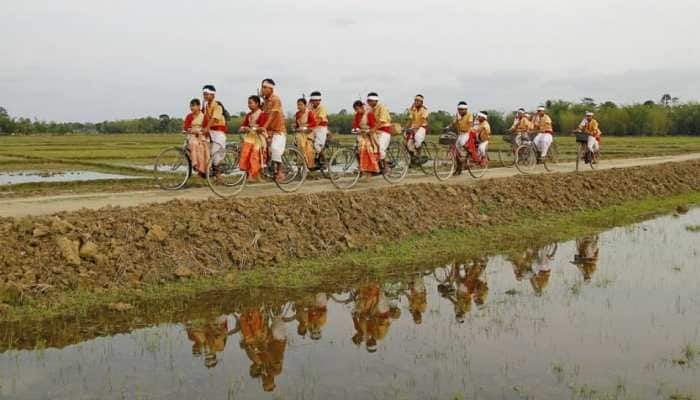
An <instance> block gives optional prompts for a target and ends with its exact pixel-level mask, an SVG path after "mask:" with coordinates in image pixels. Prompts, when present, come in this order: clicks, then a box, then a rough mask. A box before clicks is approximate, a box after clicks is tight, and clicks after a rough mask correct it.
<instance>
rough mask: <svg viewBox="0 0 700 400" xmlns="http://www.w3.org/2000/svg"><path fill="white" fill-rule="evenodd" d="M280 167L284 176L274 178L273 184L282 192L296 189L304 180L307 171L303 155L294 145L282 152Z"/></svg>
mask: <svg viewBox="0 0 700 400" xmlns="http://www.w3.org/2000/svg"><path fill="white" fill-rule="evenodd" d="M281 167H282V172H283V174H284V178H283V179H281V180H277V179H275V184H276V185H277V187H278V188H280V190H282V191H283V192H295V191H297V190H298V189H299V187H301V185H302V184H303V183H304V181H305V180H306V175H307V174H308V171H309V169H308V168H307V166H306V159H305V158H304V155H303V154H301V152H300V151H299V150H297V149H296V148H295V147H287V148H286V149H284V153H282V163H281Z"/></svg>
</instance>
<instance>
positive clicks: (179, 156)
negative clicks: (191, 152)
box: [153, 147, 192, 190]
mask: <svg viewBox="0 0 700 400" xmlns="http://www.w3.org/2000/svg"><path fill="white" fill-rule="evenodd" d="M191 175H192V162H191V161H190V157H189V156H188V155H187V152H186V151H185V150H184V149H182V148H178V147H169V148H167V149H163V150H162V151H161V152H160V153H158V155H157V156H156V161H155V164H153V177H154V178H155V180H156V184H158V186H160V188H161V189H165V190H177V189H180V188H182V187H183V186H185V184H186V183H187V180H188V179H190V176H191Z"/></svg>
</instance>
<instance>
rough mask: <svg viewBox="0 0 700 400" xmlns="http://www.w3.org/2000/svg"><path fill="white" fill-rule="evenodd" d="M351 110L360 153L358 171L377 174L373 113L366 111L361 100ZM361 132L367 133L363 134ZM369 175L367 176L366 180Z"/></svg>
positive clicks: (375, 124) (376, 144) (377, 159)
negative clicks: (353, 112)
mask: <svg viewBox="0 0 700 400" xmlns="http://www.w3.org/2000/svg"><path fill="white" fill-rule="evenodd" d="M352 108H353V109H354V110H355V118H354V119H353V122H352V129H353V131H354V132H355V133H356V134H357V147H358V151H359V153H360V155H359V156H360V171H362V172H370V173H378V172H379V145H378V143H377V137H376V136H377V133H376V129H377V121H376V119H375V118H374V113H373V112H372V111H369V110H367V109H366V107H365V105H364V104H363V103H362V101H361V100H357V101H356V102H355V103H354V104H353V105H352ZM363 131H369V132H366V133H363ZM370 176H371V174H368V175H367V178H368V179H369V177H370Z"/></svg>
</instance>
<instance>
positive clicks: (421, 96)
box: [416, 94, 424, 100]
mask: <svg viewBox="0 0 700 400" xmlns="http://www.w3.org/2000/svg"><path fill="white" fill-rule="evenodd" d="M416 97H420V98H421V100H422V99H424V97H423V95H422V94H417V95H416Z"/></svg>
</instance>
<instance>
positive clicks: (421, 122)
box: [404, 94, 428, 159]
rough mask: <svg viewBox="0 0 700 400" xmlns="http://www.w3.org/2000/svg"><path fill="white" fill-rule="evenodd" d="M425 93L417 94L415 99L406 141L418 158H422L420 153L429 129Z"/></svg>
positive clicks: (410, 112)
mask: <svg viewBox="0 0 700 400" xmlns="http://www.w3.org/2000/svg"><path fill="white" fill-rule="evenodd" d="M423 100H424V99H423V95H421V94H417V95H416V97H415V98H414V99H413V106H411V110H410V111H409V121H408V124H407V128H406V135H405V137H404V143H405V144H406V146H407V147H408V148H409V150H411V147H413V149H415V152H414V155H415V158H416V159H420V153H421V149H422V146H423V142H424V141H425V134H426V133H427V129H428V109H427V108H426V107H425V105H423Z"/></svg>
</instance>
